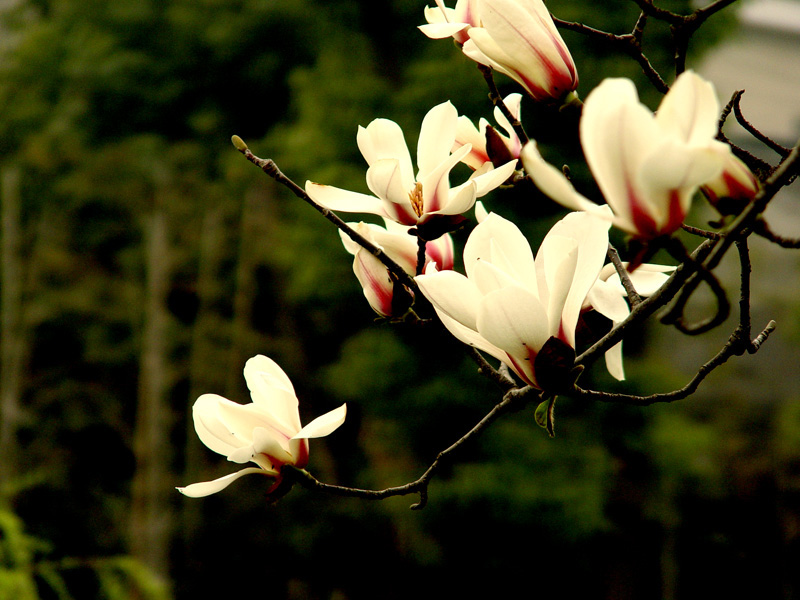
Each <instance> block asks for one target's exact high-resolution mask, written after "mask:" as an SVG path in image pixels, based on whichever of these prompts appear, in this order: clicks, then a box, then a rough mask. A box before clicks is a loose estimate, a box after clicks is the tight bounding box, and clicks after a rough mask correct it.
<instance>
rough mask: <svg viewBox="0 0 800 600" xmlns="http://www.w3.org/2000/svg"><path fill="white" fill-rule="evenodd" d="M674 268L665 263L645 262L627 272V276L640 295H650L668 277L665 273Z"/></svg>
mask: <svg viewBox="0 0 800 600" xmlns="http://www.w3.org/2000/svg"><path fill="white" fill-rule="evenodd" d="M674 270H675V267H670V266H667V265H653V264H650V263H645V264H643V265H640V266H639V268H638V269H636V270H635V271H634V272H633V273H629V276H630V279H631V283H633V287H634V289H635V290H636V292H637V293H638V294H639V295H640V296H652V295H653V294H655V293H656V292H657V291H658V289H659V288H660V287H661V286H662V285H664V283H665V282H666V281H667V279H669V275H667V273H671V272H672V271H674ZM617 281H619V277H617ZM620 285H622V284H620Z"/></svg>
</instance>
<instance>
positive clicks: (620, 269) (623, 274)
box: [607, 244, 642, 307]
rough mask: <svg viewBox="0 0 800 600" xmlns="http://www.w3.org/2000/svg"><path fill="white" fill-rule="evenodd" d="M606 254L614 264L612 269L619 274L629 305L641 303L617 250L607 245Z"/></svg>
mask: <svg viewBox="0 0 800 600" xmlns="http://www.w3.org/2000/svg"><path fill="white" fill-rule="evenodd" d="M607 254H608V260H610V261H611V264H613V265H614V269H616V271H617V275H619V280H620V281H621V282H622V287H623V288H625V293H626V294H628V300H629V301H630V303H631V306H633V307H635V306H636V305H637V304H639V303H641V301H642V297H641V296H640V295H639V294H638V293H637V292H636V288H634V287H633V282H632V281H631V276H630V274H629V273H628V269H626V268H625V265H623V264H622V261H621V260H620V259H619V252H617V249H616V248H614V246H612V245H611V244H609V245H608V252H607Z"/></svg>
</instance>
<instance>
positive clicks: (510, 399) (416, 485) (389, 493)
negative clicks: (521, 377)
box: [281, 386, 539, 510]
mask: <svg viewBox="0 0 800 600" xmlns="http://www.w3.org/2000/svg"><path fill="white" fill-rule="evenodd" d="M538 393H539V390H536V389H534V388H532V387H530V386H527V387H524V388H514V389H512V390H509V391H508V392H506V394H505V396H503V400H502V401H500V402H499V403H498V404H497V405H495V407H494V408H493V409H492V410H491V411H490V412H489V413H488V414H487V415H486V416H484V417H483V418H482V419H481V420H480V421H479V422H478V423H477V424H476V425H475V426H474V427H473V428H472V429H470V430H469V431H468V432H467V433H465V434H464V435H463V436H462V437H460V438H459V439H458V440H456V441H455V442H454V443H453V444H451V445H450V446H449V447H448V448H446V449H444V450H442V451H441V452H440V453H439V455H438V456H437V457H436V460H434V461H433V462H432V463H431V465H430V466H429V467H428V468H427V469H426V471H425V472H424V473H423V474H422V476H421V477H420V478H419V479H417V480H415V481H412V482H409V483H407V484H405V485H400V486H397V487H390V488H386V489H383V490H366V489H360V488H349V487H342V486H338V485H331V484H329V483H323V482H321V481H319V480H318V479H316V478H315V477H314V476H313V475H311V474H310V473H308V472H307V471H305V470H302V469H297V468H295V467H292V466H290V465H287V466H284V467H283V470H282V471H281V473H282V474H283V475H284V476H286V477H290V478H291V481H294V482H297V483H299V484H300V485H302V486H303V487H305V488H307V489H310V490H320V491H323V492H327V493H330V494H335V495H337V496H349V497H355V498H366V499H369V500H383V499H384V498H391V497H393V496H407V495H408V494H415V493H417V494H419V502H417V503H416V504H412V505H411V509H412V510H419V509H422V508H425V506H426V505H427V503H428V485H429V484H430V481H431V479H432V478H433V476H434V475H435V474H436V472H437V471H438V470H439V469H440V468H441V467H442V465H444V464H445V463H447V462H448V461H449V460H451V456H452V455H453V454H454V453H456V452H457V451H458V450H459V449H460V448H461V447H463V446H464V445H466V444H467V443H468V442H469V441H471V440H472V439H474V438H476V437H477V436H478V435H480V434H481V433H483V431H484V430H485V429H486V428H487V427H489V425H491V424H492V423H494V422H495V421H496V420H497V419H499V418H500V417H502V416H503V415H505V414H508V413H510V412H515V411H517V410H520V409H521V408H523V407H524V406H526V405H527V404H529V403H530V402H532V401H533V398H529V397H530V396H533V395H534V394H536V396H535V397H536V398H538Z"/></svg>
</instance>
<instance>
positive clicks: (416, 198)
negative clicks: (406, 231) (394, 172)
mask: <svg viewBox="0 0 800 600" xmlns="http://www.w3.org/2000/svg"><path fill="white" fill-rule="evenodd" d="M408 199H409V200H411V207H412V208H413V209H414V212H415V213H417V216H418V217H421V216H422V212H423V206H422V183H420V182H419V181H418V182H416V183H415V184H414V188H413V189H412V190H411V191H410V192H409V193H408Z"/></svg>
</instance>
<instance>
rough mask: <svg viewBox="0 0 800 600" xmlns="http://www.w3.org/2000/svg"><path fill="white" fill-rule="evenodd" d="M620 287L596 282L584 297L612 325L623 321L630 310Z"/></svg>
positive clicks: (606, 282)
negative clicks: (609, 320) (611, 322)
mask: <svg viewBox="0 0 800 600" xmlns="http://www.w3.org/2000/svg"><path fill="white" fill-rule="evenodd" d="M621 287H622V286H618V285H616V284H614V283H612V282H608V281H598V282H597V283H595V284H594V286H593V287H592V289H591V291H590V292H589V295H588V296H587V297H586V302H587V303H588V304H590V305H591V307H592V308H594V309H595V310H596V311H597V312H599V313H600V314H601V315H603V316H604V317H606V318H608V319H611V321H613V322H614V323H619V322H620V321H624V320H625V319H626V318H627V316H628V314H630V310H629V309H628V303H627V302H625V298H624V293H625V290H624V289H621Z"/></svg>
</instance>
